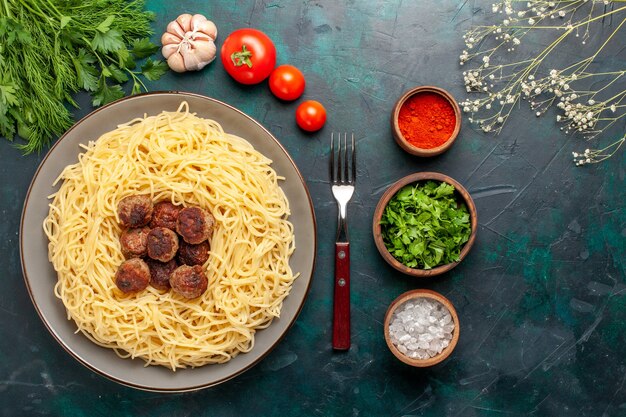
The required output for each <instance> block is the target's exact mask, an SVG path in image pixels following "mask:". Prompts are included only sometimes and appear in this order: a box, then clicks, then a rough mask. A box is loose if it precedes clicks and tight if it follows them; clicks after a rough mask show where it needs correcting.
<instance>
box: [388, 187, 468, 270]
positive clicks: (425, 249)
mask: <svg viewBox="0 0 626 417" xmlns="http://www.w3.org/2000/svg"><path fill="white" fill-rule="evenodd" d="M380 224H381V229H382V236H383V242H384V243H385V246H386V247H387V250H388V251H389V253H391V254H392V255H393V257H394V258H396V259H397V260H398V261H400V262H401V263H402V264H404V265H406V266H408V267H410V268H419V269H431V268H434V267H435V266H438V265H443V264H447V263H450V262H457V261H458V260H459V254H460V253H461V248H462V247H463V244H464V243H465V242H467V241H468V240H469V237H470V234H471V226H470V215H469V212H468V210H467V207H466V206H465V204H462V203H461V204H459V202H458V201H457V199H456V198H455V195H454V187H453V186H452V185H450V184H448V183H445V182H435V181H426V182H419V183H416V184H413V185H407V186H405V187H403V188H402V189H400V191H398V192H397V193H396V195H394V196H393V197H392V198H391V200H389V203H388V204H387V207H386V208H385V211H384V212H383V215H382V218H381V221H380Z"/></svg>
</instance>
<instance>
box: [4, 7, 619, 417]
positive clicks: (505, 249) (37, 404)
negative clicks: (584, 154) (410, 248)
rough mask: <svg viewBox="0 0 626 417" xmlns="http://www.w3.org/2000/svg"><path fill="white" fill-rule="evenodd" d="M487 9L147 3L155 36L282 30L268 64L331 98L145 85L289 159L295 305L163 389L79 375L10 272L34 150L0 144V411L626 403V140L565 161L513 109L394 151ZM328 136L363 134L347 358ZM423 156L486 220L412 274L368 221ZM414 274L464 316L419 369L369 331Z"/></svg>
mask: <svg viewBox="0 0 626 417" xmlns="http://www.w3.org/2000/svg"><path fill="white" fill-rule="evenodd" d="M481 7H486V8H489V7H490V3H488V2H481V4H480V5H479V4H474V2H467V1H459V2H457V1H443V2H423V1H422V2H407V1H404V2H403V1H388V2H387V1H385V2H378V1H359V2H357V1H346V2H333V1H313V2H310V1H292V2H288V1H275V2H269V1H239V2H229V1H213V2H206V1H189V0H187V1H180V2H169V1H165V0H152V1H149V2H148V8H149V9H150V10H153V11H155V12H156V16H157V17H156V21H155V22H154V28H155V30H156V31H157V32H158V35H155V40H156V39H158V37H159V36H160V33H161V31H162V30H163V28H165V26H166V24H167V22H169V21H170V20H172V19H174V18H175V17H176V16H177V15H178V14H179V13H181V12H185V11H189V12H200V13H203V14H205V15H206V16H208V17H209V18H210V19H212V20H214V21H215V22H216V24H217V26H218V30H219V39H218V47H219V46H220V45H221V41H222V40H223V39H224V38H225V36H226V35H227V34H228V33H230V32H231V31H232V30H234V29H237V28H239V27H247V26H251V27H256V28H259V29H261V30H263V31H265V32H266V33H267V34H268V35H270V37H271V38H272V39H273V40H274V42H275V43H276V46H277V50H278V64H283V63H289V64H293V65H296V66H298V67H299V68H300V69H301V70H302V71H303V72H304V74H305V76H306V79H307V88H306V91H305V94H304V97H303V99H316V100H319V101H321V102H322V103H323V104H324V105H325V106H326V108H327V110H328V114H329V118H328V122H327V125H326V126H325V127H324V129H323V130H322V131H320V132H317V133H314V134H305V133H303V132H302V131H300V130H299V129H298V128H297V127H296V125H295V122H294V111H295V108H296V105H297V103H283V102H280V101H278V100H277V99H275V98H274V97H273V96H272V95H271V94H270V92H269V89H268V87H267V84H265V83H262V84H260V85H257V86H252V87H244V86H240V85H238V84H236V83H235V82H234V81H232V80H231V79H230V78H229V77H228V76H227V75H226V73H225V72H224V69H223V67H222V65H221V63H220V62H219V61H215V62H214V63H212V64H211V65H210V66H208V67H207V68H205V69H204V70H203V71H201V72H199V73H188V74H182V75H181V74H174V73H169V74H167V75H166V76H165V77H163V78H162V79H161V80H160V81H158V82H153V83H150V84H149V87H150V88H151V89H152V90H185V91H192V92H196V93H201V94H205V95H208V96H211V97H214V98H216V99H219V100H222V101H224V102H226V103H228V104H231V105H233V106H235V107H237V108H239V109H241V110H242V111H244V112H245V113H247V114H249V115H250V116H252V117H253V118H255V119H257V120H258V121H260V122H261V123H262V124H263V125H264V126H266V127H267V128H268V129H269V130H270V131H271V132H272V133H273V134H274V135H275V136H276V137H277V138H278V139H279V141H280V142H281V143H282V144H283V145H284V146H285V147H286V149H287V150H288V151H289V152H290V154H291V155H292V156H293V158H294V160H295V161H296V164H297V166H298V167H299V169H300V170H301V172H302V173H303V175H304V177H305V179H306V182H307V184H308V186H309V189H310V192H311V195H312V198H313V202H314V205H315V210H316V215H317V219H318V242H319V247H318V259H317V264H316V272H315V275H314V280H313V284H312V287H311V291H310V294H309V297H308V300H307V302H306V304H305V306H304V309H303V311H302V313H301V315H300V317H299V318H298V320H297V322H296V324H295V326H294V327H293V328H292V329H291V330H290V331H289V332H288V334H287V336H286V338H285V339H284V340H283V341H282V342H281V343H280V345H279V346H278V347H277V348H276V349H275V350H274V351H273V352H272V353H271V354H270V355H269V356H268V357H267V358H266V359H265V360H263V361H262V362H261V363H260V364H259V365H257V366H256V367H254V368H252V369H251V370H250V371H248V372H246V373H244V374H242V375H241V376H239V377H237V378H236V379H234V380H232V381H229V382H227V383H224V384H222V385H220V386H217V387H214V388H210V389H206V390H202V391H200V392H196V393H187V394H175V395H163V394H154V393H146V392H140V391H136V390H133V389H130V388H126V387H123V386H119V385H117V384H115V383H113V382H110V381H108V380H106V379H104V378H103V377H100V376H98V375H95V374H93V373H91V372H90V371H89V370H87V369H86V368H84V367H82V366H81V365H80V364H78V362H76V361H75V360H74V359H72V358H71V357H70V356H69V355H68V354H67V353H65V351H63V349H62V348H60V347H59V346H58V345H57V344H56V343H55V341H54V339H53V338H52V337H51V336H50V335H49V334H48V333H47V332H46V330H45V328H44V326H43V324H42V323H41V321H40V320H39V318H38V317H37V314H36V312H35V309H34V308H33V306H32V304H31V302H30V299H29V297H28V294H27V291H26V288H25V285H24V283H23V279H22V272H21V267H20V261H19V250H18V230H19V221H20V214H21V206H22V203H23V201H24V198H25V195H26V191H27V188H28V184H29V182H30V180H31V178H32V175H33V174H34V171H35V169H36V167H37V165H38V163H39V161H40V160H41V159H42V157H43V155H29V156H21V155H20V153H19V152H18V151H17V150H16V149H14V148H13V147H12V145H11V144H10V143H8V142H7V141H4V140H2V141H0V161H1V163H0V215H1V216H2V221H0V236H1V237H2V239H0V253H2V257H1V258H0V259H1V260H0V271H1V272H0V274H1V277H2V279H1V280H0V415H2V416H18V415H58V416H61V415H63V416H87V415H89V416H93V415H97V416H100V415H102V416H105V415H106V416H109V415H115V416H125V415H127V416H130V415H146V416H148V415H150V416H160V415H162V416H213V415H218V416H249V415H258V416H270V415H282V416H284V417H287V416H301V415H307V416H331V415H337V416H338V415H341V416H346V415H352V416H372V415H375V416H414V415H420V416H461V417H471V416H496V415H510V416H525V415H536V416H559V417H560V416H577V417H578V416H590V417H591V416H594V417H595V416H624V415H626V384H625V381H626V355H625V354H626V348H625V346H626V336H625V334H626V333H625V329H626V272H625V268H624V262H625V259H626V245H625V241H626V207H625V198H624V197H625V193H624V178H625V176H626V169H625V164H624V162H625V161H626V154H625V153H623V152H622V153H620V154H618V155H616V156H615V157H614V158H612V159H611V160H609V161H607V162H605V163H604V164H601V165H597V166H592V167H589V168H577V167H575V166H574V164H573V163H572V162H571V156H570V155H571V152H572V151H577V150H580V149H581V148H584V147H585V144H584V142H583V141H582V140H581V139H579V138H576V137H570V136H565V135H563V134H562V133H561V132H559V130H558V128H557V127H556V126H555V123H554V121H553V119H552V118H540V119H537V118H535V117H534V115H533V114H532V112H531V111H530V110H527V109H524V108H521V109H519V110H518V111H516V112H515V113H514V115H513V117H511V119H510V120H509V122H508V126H506V127H505V129H504V130H503V132H502V134H501V135H499V136H497V137H496V136H488V135H484V134H483V133H481V132H478V131H475V130H473V129H472V127H471V126H470V125H469V124H468V123H467V120H464V121H463V122H464V125H463V127H462V129H461V133H460V136H459V139H458V141H457V143H456V144H455V145H454V146H453V147H452V148H451V149H450V150H449V151H448V152H447V153H445V154H444V155H441V156H439V157H436V158H433V159H430V160H424V159H418V158H416V157H412V156H410V155H408V154H405V153H403V151H402V150H401V149H400V148H399V147H398V146H397V145H396V144H395V142H394V141H393V139H392V136H391V132H390V128H389V115H390V111H391V109H392V107H393V105H394V101H395V100H396V99H397V98H398V97H399V96H400V95H401V94H402V93H403V92H404V91H405V90H407V89H408V88H410V87H413V86H415V85H436V86H439V87H442V88H445V89H447V90H448V91H450V92H451V93H452V94H453V95H454V96H455V97H457V99H459V100H461V99H462V98H464V87H463V80H462V75H461V67H459V66H458V55H459V53H460V50H461V49H463V44H462V40H461V36H462V34H463V32H464V31H465V30H466V29H467V28H469V26H470V24H471V22H472V21H485V19H486V17H485V16H484V12H483V10H482V9H481ZM622 56H623V55H622ZM618 57H619V55H618ZM618 59H619V58H618ZM622 66H623V65H622ZM78 100H79V102H80V104H81V109H80V110H78V111H76V112H75V116H76V118H79V117H82V116H84V115H85V114H87V113H88V112H89V111H90V110H91V108H90V107H89V105H88V103H89V101H88V99H87V97H85V96H79V97H78ZM621 128H622V129H623V126H622V127H621ZM332 131H342V132H343V131H349V132H351V131H353V132H354V133H355V135H356V137H357V141H358V145H357V146H358V149H359V154H358V165H359V169H358V186H357V190H356V194H355V196H354V197H353V200H352V202H351V205H350V206H349V222H350V237H351V245H352V325H353V329H352V330H353V332H352V348H351V350H350V351H349V352H347V353H335V352H333V351H332V349H331V315H332V288H333V284H332V275H333V261H332V260H333V250H334V248H333V239H334V233H335V220H336V207H335V203H334V200H333V199H332V196H331V193H330V187H329V184H328V175H327V173H328V165H327V164H328V158H327V156H328V146H329V139H330V132H332ZM426 170H432V171H439V172H442V173H445V174H447V175H450V176H452V177H453V178H455V179H456V180H458V181H459V182H461V183H462V184H463V185H464V186H465V187H466V188H467V189H468V190H469V191H470V193H471V194H472V196H473V198H474V200H475V202H476V205H477V208H478V215H479V223H480V227H479V230H478V237H477V242H476V244H475V246H474V248H473V249H472V251H471V253H470V254H469V256H468V258H467V259H466V260H464V261H463V263H462V264H461V265H459V266H458V267H457V268H455V269H453V270H452V271H451V272H449V273H447V274H445V275H442V276H440V277H438V278H435V279H430V280H418V279H415V278H411V277H408V276H404V275H402V274H400V273H398V272H396V271H395V270H393V269H392V268H391V267H389V266H388V265H387V264H386V263H385V262H384V261H383V259H382V258H381V257H380V256H379V254H378V252H377V251H376V248H375V246H374V242H373V239H372V236H371V221H372V214H373V212H374V207H375V205H376V203H377V201H378V198H379V197H380V196H381V195H382V193H383V192H384V190H385V189H386V188H387V186H389V185H390V184H391V183H393V182H394V181H395V180H397V179H399V178H400V177H402V176H404V175H407V174H409V173H412V172H416V171H426ZM414 288H430V289H434V290H436V291H439V292H441V293H443V294H444V295H446V296H447V297H448V298H449V299H450V300H451V301H452V302H453V303H454V305H455V306H456V309H457V311H458V313H459V316H460V320H461V336H460V340H459V343H458V345H457V348H456V350H455V351H454V352H453V354H452V355H451V357H450V358H449V359H448V360H446V361H445V362H444V363H442V364H440V365H438V366H435V367H433V368H431V369H414V368H411V367H408V366H406V365H404V364H403V363H401V362H399V361H397V360H396V359H395V358H394V357H393V356H392V355H391V353H389V352H388V350H387V348H386V345H385V342H384V339H383V330H382V320H383V317H384V314H385V311H386V309H387V307H388V305H389V304H390V303H391V301H392V300H393V299H394V298H396V297H397V296H398V295H399V294H401V293H402V292H404V291H407V290H410V289H414Z"/></svg>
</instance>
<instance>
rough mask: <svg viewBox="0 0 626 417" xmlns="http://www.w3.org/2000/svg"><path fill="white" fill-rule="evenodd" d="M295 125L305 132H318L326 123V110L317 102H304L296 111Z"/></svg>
mask: <svg viewBox="0 0 626 417" xmlns="http://www.w3.org/2000/svg"><path fill="white" fill-rule="evenodd" d="M296 123H298V126H300V128H301V129H303V130H306V131H307V132H315V131H316V130H320V129H321V128H322V126H324V123H326V109H325V108H324V106H322V104H321V103H320V102H318V101H315V100H307V101H304V102H302V104H300V105H299V106H298V108H297V109H296Z"/></svg>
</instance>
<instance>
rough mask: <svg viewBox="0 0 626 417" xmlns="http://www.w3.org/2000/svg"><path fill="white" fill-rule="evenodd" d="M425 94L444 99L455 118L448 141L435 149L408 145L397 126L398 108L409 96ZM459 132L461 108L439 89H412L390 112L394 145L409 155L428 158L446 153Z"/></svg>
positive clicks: (450, 96)
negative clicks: (433, 94) (450, 107)
mask: <svg viewBox="0 0 626 417" xmlns="http://www.w3.org/2000/svg"><path fill="white" fill-rule="evenodd" d="M425 92H429V93H435V94H439V95H440V96H441V97H443V98H445V99H446V100H447V101H448V103H450V105H451V106H452V109H453V110H454V115H455V117H456V124H455V126H454V131H453V132H452V134H451V135H450V137H449V138H448V140H447V141H445V142H444V143H442V144H441V145H439V146H437V147H436V148H430V149H424V148H418V147H417V146H415V145H413V144H411V143H409V142H408V141H407V140H406V139H405V138H404V136H403V135H402V132H401V131H400V126H399V125H398V115H399V114H400V108H401V107H402V105H403V104H404V102H405V101H407V100H408V99H409V98H410V97H411V96H413V95H415V94H419V93H425ZM459 130H461V108H460V107H459V104H458V103H457V102H456V100H455V99H454V98H453V97H452V95H451V94H450V93H448V92H447V91H446V90H444V89H442V88H439V87H433V86H429V85H426V86H418V87H414V88H412V89H410V90H408V91H407V92H405V93H404V94H403V95H402V96H401V97H400V98H399V99H398V101H397V102H396V104H395V106H394V107H393V110H392V112H391V132H392V133H393V138H394V139H395V141H396V143H397V144H398V145H400V147H401V148H402V149H404V150H405V151H407V152H408V153H410V154H411V155H417V156H421V157H429V156H435V155H439V154H441V153H443V152H445V151H447V150H448V149H449V148H450V146H452V144H453V143H454V141H455V140H456V138H457V136H458V134H459Z"/></svg>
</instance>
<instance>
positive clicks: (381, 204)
mask: <svg viewBox="0 0 626 417" xmlns="http://www.w3.org/2000/svg"><path fill="white" fill-rule="evenodd" d="M426 180H435V181H441V182H446V183H448V184H450V185H452V186H453V187H454V189H455V191H456V192H457V193H458V194H460V195H461V197H462V198H463V200H464V201H465V204H466V205H467V210H468V211H469V214H470V226H471V228H472V230H471V232H470V237H469V239H468V241H467V242H465V244H464V245H463V247H462V248H461V253H460V254H459V260H458V261H456V262H450V263H447V264H443V265H439V266H436V267H434V268H431V269H418V268H411V267H408V266H406V265H404V264H402V263H401V262H400V261H398V260H397V259H396V258H394V257H393V255H392V254H391V253H389V251H388V250H387V248H386V247H385V243H384V242H383V238H382V231H381V226H380V219H381V217H382V215H383V211H384V210H385V207H387V204H388V203H389V200H391V198H392V197H393V196H394V195H395V194H396V193H397V192H398V190H400V188H402V187H404V186H405V185H408V184H411V183H415V182H420V181H426ZM477 230H478V213H477V211H476V205H475V204H474V200H473V199H472V196H471V195H470V193H469V192H468V191H467V190H466V189H465V187H463V186H462V185H461V184H460V183H459V182H458V181H456V180H455V179H454V178H452V177H450V176H448V175H445V174H442V173H439V172H431V171H423V172H416V173H413V174H409V175H407V176H405V177H402V178H400V179H399V180H398V181H396V182H395V183H393V184H392V185H390V186H389V187H388V188H387V190H386V191H385V192H384V193H383V195H382V197H381V198H380V200H378V204H377V205H376V209H375V210H374V217H373V221H372V234H373V235H374V243H375V244H376V248H377V249H378V252H379V253H380V254H381V256H382V257H383V259H385V261H387V263H388V264H389V265H391V266H392V267H394V268H395V269H396V270H398V271H400V272H402V273H404V274H407V275H411V276H414V277H420V278H421V277H431V276H435V275H440V274H443V273H444V272H447V271H449V270H451V269H452V268H454V267H456V266H457V265H458V264H459V263H461V261H463V259H465V257H466V256H467V254H468V253H469V251H470V249H471V248H472V246H473V245H474V242H475V241H476V232H477Z"/></svg>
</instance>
